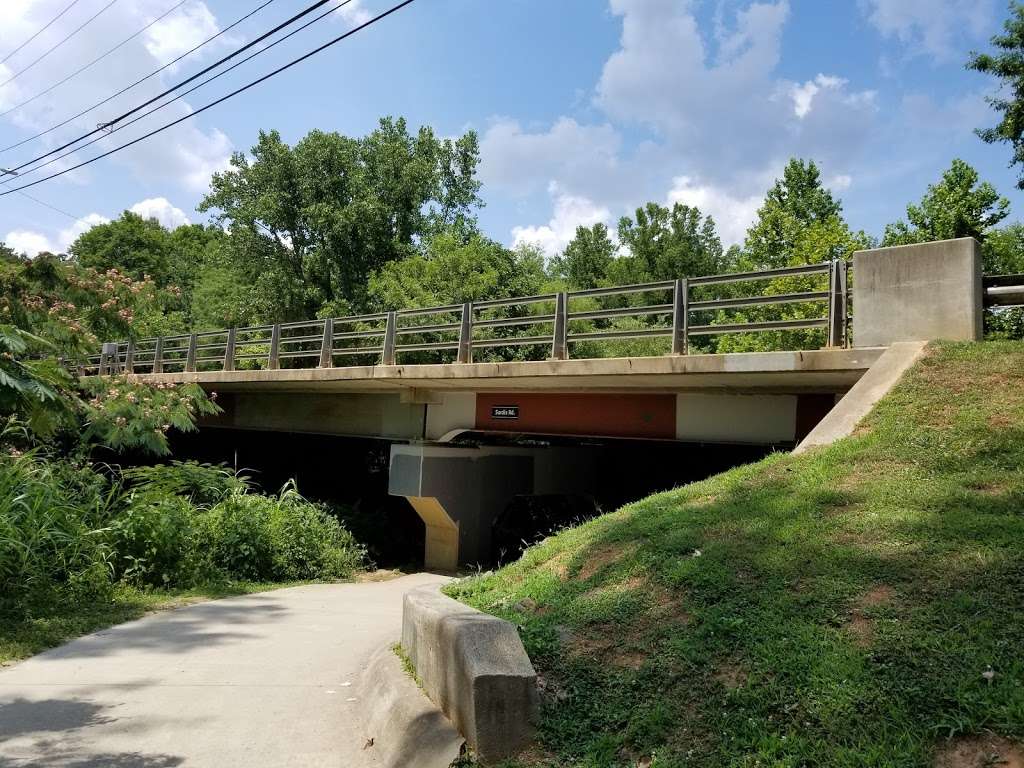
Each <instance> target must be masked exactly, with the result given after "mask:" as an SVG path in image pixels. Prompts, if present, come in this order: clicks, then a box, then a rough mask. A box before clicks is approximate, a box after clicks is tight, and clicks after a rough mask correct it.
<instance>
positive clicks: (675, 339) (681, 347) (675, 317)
mask: <svg viewBox="0 0 1024 768" xmlns="http://www.w3.org/2000/svg"><path fill="white" fill-rule="evenodd" d="M689 331H690V281H689V280H687V279H686V278H685V277H684V278H682V279H681V280H676V284H675V286H674V287H673V289H672V354H673V355H685V354H687V352H688V346H689V344H688V342H689V340H688V339H687V336H689Z"/></svg>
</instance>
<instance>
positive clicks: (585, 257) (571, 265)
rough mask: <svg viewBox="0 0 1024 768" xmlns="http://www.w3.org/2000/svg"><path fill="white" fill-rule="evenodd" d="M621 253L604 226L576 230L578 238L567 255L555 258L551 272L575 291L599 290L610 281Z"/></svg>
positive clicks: (574, 240) (569, 246)
mask: <svg viewBox="0 0 1024 768" xmlns="http://www.w3.org/2000/svg"><path fill="white" fill-rule="evenodd" d="M617 251H618V248H617V247H616V245H615V243H613V242H612V239H611V237H610V236H609V234H608V227H606V226H605V225H604V224H601V223H598V224H595V225H594V226H592V227H582V226H581V227H576V236H575V237H574V238H573V239H572V241H571V242H570V243H569V244H568V245H567V246H566V247H565V252H564V253H563V254H562V255H561V256H556V257H555V258H554V259H552V263H551V273H552V274H553V275H556V276H557V277H560V278H563V279H564V280H565V281H566V282H567V283H568V284H569V286H570V287H572V288H576V289H585V288H597V287H598V286H599V285H602V284H604V282H605V281H606V279H607V277H608V269H609V267H611V263H612V259H614V258H615V254H616V252H617Z"/></svg>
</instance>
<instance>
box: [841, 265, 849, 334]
mask: <svg viewBox="0 0 1024 768" xmlns="http://www.w3.org/2000/svg"><path fill="white" fill-rule="evenodd" d="M849 267H850V265H849V264H847V262H846V259H840V260H839V346H840V347H846V346H848V345H849V343H850V339H849V335H850V331H849V320H850V318H849V315H848V313H849V306H850V303H849V302H850V293H849V290H850V289H849V271H848V270H849Z"/></svg>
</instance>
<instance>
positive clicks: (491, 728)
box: [402, 587, 539, 763]
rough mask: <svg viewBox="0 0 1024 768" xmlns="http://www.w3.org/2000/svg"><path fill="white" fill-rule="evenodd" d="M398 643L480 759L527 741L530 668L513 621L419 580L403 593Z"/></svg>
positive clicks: (535, 701) (533, 679)
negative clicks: (414, 587) (420, 585)
mask: <svg viewBox="0 0 1024 768" xmlns="http://www.w3.org/2000/svg"><path fill="white" fill-rule="evenodd" d="M402 648H403V649H404V650H405V652H406V654H408V656H409V659H410V660H411V661H412V663H413V666H414V667H415V668H416V673H417V675H418V676H419V679H420V680H421V681H422V683H423V687H424V689H425V690H426V692H427V695H428V696H430V698H431V700H432V701H434V702H435V703H436V704H437V705H438V706H439V707H440V708H441V710H442V711H443V712H444V713H445V714H446V715H448V717H449V718H451V721H452V722H453V723H454V724H455V727H456V728H458V729H459V731H461V732H462V734H463V735H464V736H465V737H466V742H467V743H468V744H469V746H470V747H472V748H473V749H474V750H475V751H476V755H477V757H479V758H480V760H482V761H483V762H485V763H487V762H497V761H500V760H503V759H505V758H508V757H511V756H513V755H515V754H516V753H518V752H520V751H521V750H522V749H523V748H524V747H526V746H527V745H528V744H529V743H530V741H531V740H532V738H533V727H534V722H535V721H536V718H537V710H538V706H539V697H538V693H537V673H536V672H535V671H534V669H533V665H532V664H531V663H530V658H529V656H527V655H526V650H525V649H524V648H523V644H522V642H521V641H520V639H519V634H518V633H517V632H516V628H515V627H514V626H512V625H511V624H509V623H508V622H507V621H504V620H502V619H499V618H496V617H494V616H490V615H488V614H485V613H481V612H480V611H478V610H476V609H474V608H470V607H469V606H468V605H464V604H462V603H460V602H457V601H455V600H452V599H451V598H449V597H446V596H445V595H442V594H441V592H440V589H439V588H438V587H421V588H419V589H414V590H411V591H409V592H407V593H406V595H405V602H404V604H403V610H402Z"/></svg>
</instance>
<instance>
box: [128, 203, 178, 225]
mask: <svg viewBox="0 0 1024 768" xmlns="http://www.w3.org/2000/svg"><path fill="white" fill-rule="evenodd" d="M128 210H129V211H131V212H132V213H137V214H138V215H139V216H141V217H142V218H144V219H156V220H157V221H159V222H160V223H161V224H162V225H163V226H165V227H167V228H168V229H176V228H177V227H180V226H182V225H183V224H191V223H192V222H191V221H190V220H189V218H188V216H186V215H185V212H184V211H183V210H181V208H176V207H174V206H173V205H171V203H170V201H168V199H167V198H166V197H151V198H149V199H147V200H141V201H140V202H138V203H136V204H135V205H133V206H132V207H131V208H129V209H128Z"/></svg>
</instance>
